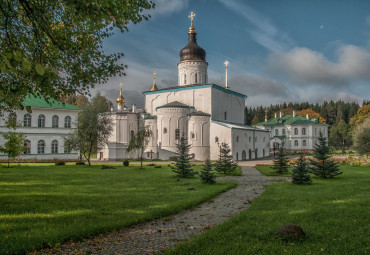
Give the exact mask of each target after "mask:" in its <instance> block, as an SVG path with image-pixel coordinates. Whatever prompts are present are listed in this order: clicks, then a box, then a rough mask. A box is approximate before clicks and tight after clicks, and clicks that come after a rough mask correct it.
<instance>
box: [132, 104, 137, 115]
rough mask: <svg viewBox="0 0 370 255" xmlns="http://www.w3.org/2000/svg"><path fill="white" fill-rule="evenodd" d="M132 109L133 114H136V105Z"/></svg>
mask: <svg viewBox="0 0 370 255" xmlns="http://www.w3.org/2000/svg"><path fill="white" fill-rule="evenodd" d="M131 109H132V112H133V113H135V112H136V104H133V105H132V108H131Z"/></svg>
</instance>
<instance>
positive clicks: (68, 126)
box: [64, 116, 72, 128]
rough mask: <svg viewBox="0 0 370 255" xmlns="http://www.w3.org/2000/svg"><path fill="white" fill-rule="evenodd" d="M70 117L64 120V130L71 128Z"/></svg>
mask: <svg viewBox="0 0 370 255" xmlns="http://www.w3.org/2000/svg"><path fill="white" fill-rule="evenodd" d="M71 122H72V121H71V117H70V116H66V117H65V118H64V127H65V128H71Z"/></svg>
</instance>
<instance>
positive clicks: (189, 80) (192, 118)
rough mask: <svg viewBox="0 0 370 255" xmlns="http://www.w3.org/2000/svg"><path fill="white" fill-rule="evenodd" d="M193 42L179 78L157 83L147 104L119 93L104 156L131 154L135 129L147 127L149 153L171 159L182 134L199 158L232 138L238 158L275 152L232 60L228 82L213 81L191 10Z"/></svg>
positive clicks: (184, 55)
mask: <svg viewBox="0 0 370 255" xmlns="http://www.w3.org/2000/svg"><path fill="white" fill-rule="evenodd" d="M189 17H190V18H191V26H190V28H189V33H188V36H189V39H188V44H187V45H186V46H185V47H184V48H183V49H182V50H181V51H180V62H179V63H178V64H177V67H178V84H177V86H174V87H169V88H164V89H158V88H157V86H156V83H155V74H154V82H153V86H152V88H151V89H150V90H149V91H145V92H143V95H144V96H145V109H137V108H136V106H135V105H133V106H132V108H131V109H129V108H127V107H126V106H125V100H124V97H123V96H122V86H121V91H120V96H119V97H118V98H117V110H116V111H115V110H114V109H112V111H111V112H109V113H105V114H109V115H111V118H112V119H113V122H114V130H113V132H112V134H111V136H110V138H109V141H108V142H107V143H106V146H105V147H104V148H103V150H102V151H100V152H99V153H98V157H99V158H100V159H102V160H116V159H124V158H128V157H130V156H131V155H127V154H126V148H127V146H128V143H129V141H130V138H131V137H132V135H134V134H135V133H136V132H138V130H139V129H142V128H144V127H146V128H149V129H150V130H151V133H152V136H151V137H150V139H149V143H148V145H147V147H146V151H145V157H147V158H153V159H154V158H159V159H165V160H166V159H168V158H169V157H171V156H173V155H174V153H175V152H176V151H177V147H176V145H177V144H178V141H179V139H180V137H181V136H182V135H186V136H187V138H188V142H189V144H191V149H190V153H192V154H193V155H194V159H196V160H206V159H211V160H216V159H218V155H219V146H220V145H221V143H227V144H229V146H230V148H231V150H232V155H233V158H234V160H237V161H239V160H248V159H256V158H263V157H266V156H269V131H267V130H262V129H259V128H256V127H251V126H247V125H244V123H243V122H244V108H245V100H246V98H247V96H246V95H244V94H242V93H240V92H237V91H233V90H231V89H230V88H229V86H228V79H227V64H228V62H227V61H226V62H225V65H226V82H225V86H219V85H216V84H209V83H208V74H207V68H208V63H207V62H206V52H205V50H204V49H202V48H201V47H199V46H198V44H197V41H196V32H195V27H194V25H193V17H194V14H193V13H191V15H190V16H189Z"/></svg>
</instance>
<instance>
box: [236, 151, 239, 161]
mask: <svg viewBox="0 0 370 255" xmlns="http://www.w3.org/2000/svg"><path fill="white" fill-rule="evenodd" d="M236 161H239V153H238V152H237V153H236Z"/></svg>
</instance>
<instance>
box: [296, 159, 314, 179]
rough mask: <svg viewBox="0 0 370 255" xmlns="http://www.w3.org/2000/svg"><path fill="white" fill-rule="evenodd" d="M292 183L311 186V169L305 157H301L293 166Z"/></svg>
mask: <svg viewBox="0 0 370 255" xmlns="http://www.w3.org/2000/svg"><path fill="white" fill-rule="evenodd" d="M292 182H293V183H295V184H310V183H311V182H312V180H311V176H310V174H309V167H308V164H307V161H306V160H305V159H304V157H303V155H301V156H300V157H299V159H298V161H297V163H296V164H294V166H293V172H292Z"/></svg>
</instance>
